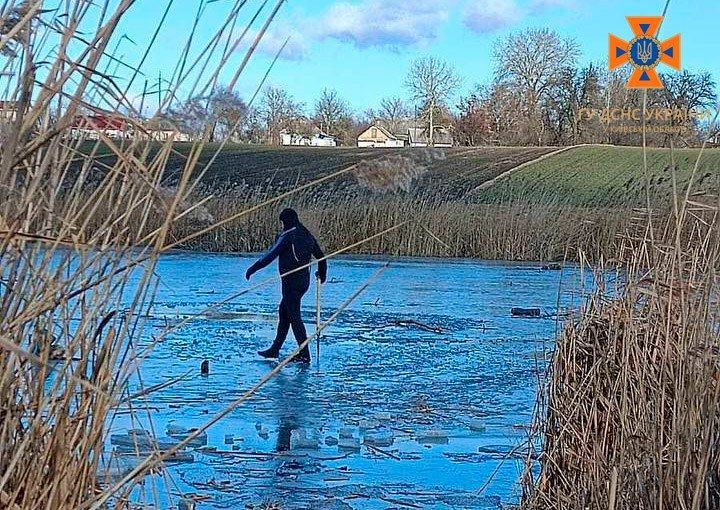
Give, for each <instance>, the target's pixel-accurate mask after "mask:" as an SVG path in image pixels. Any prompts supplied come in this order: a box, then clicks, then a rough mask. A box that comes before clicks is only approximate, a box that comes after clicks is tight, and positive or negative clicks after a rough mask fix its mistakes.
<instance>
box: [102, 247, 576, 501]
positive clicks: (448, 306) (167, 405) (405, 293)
mask: <svg viewBox="0 0 720 510" xmlns="http://www.w3.org/2000/svg"><path fill="white" fill-rule="evenodd" d="M253 257H254V256H253V255H220V254H197V253H183V252H178V253H173V254H169V255H165V256H163V257H161V259H160V260H159V262H158V264H157V267H156V271H155V272H156V274H157V275H158V278H159V285H158V290H157V293H156V295H155V298H154V302H153V305H152V307H151V309H150V313H149V315H148V322H147V324H146V327H145V334H144V339H143V342H142V343H141V344H140V345H138V350H141V349H142V348H144V347H148V346H150V345H151V346H152V350H151V351H150V353H149V355H148V356H147V357H146V359H144V361H143V362H142V365H141V374H142V382H143V385H144V387H148V386H151V385H153V384H159V383H162V382H165V381H168V380H169V379H172V378H173V377H176V376H179V375H181V374H183V373H185V372H187V371H190V372H191V376H190V377H188V378H186V379H184V380H182V381H181V382H178V383H176V384H174V385H172V386H170V387H169V388H167V389H165V390H162V391H159V392H155V393H152V394H151V395H149V396H148V397H147V398H145V399H143V400H142V401H141V402H140V405H139V407H138V405H136V406H135V407H136V412H135V414H134V415H130V414H127V413H125V414H121V415H118V416H117V417H116V418H115V419H114V420H113V421H112V429H113V432H114V433H122V432H123V431H124V430H125V429H127V428H128V427H145V428H150V427H151V425H150V422H152V429H153V432H154V433H155V434H156V435H157V436H162V435H164V431H165V428H166V426H167V424H168V423H172V424H175V425H183V426H187V427H196V426H199V425H201V424H202V423H204V422H205V421H207V420H208V419H209V418H210V417H211V416H212V415H213V414H215V413H217V412H220V411H221V410H223V409H224V408H226V407H227V406H228V405H229V404H231V403H232V402H233V401H234V400H235V399H237V398H238V397H240V396H241V395H242V394H243V393H244V392H245V391H247V390H248V389H249V388H251V387H252V386H253V385H254V384H255V383H256V382H257V381H259V380H260V379H261V377H262V376H263V375H264V374H265V373H266V372H267V371H269V370H270V369H272V368H273V367H274V366H275V365H274V363H273V362H270V361H266V360H261V359H260V358H259V357H258V356H257V354H256V351H257V350H259V349H263V348H266V347H267V346H269V344H270V342H271V341H272V338H273V336H274V329H275V321H276V318H275V314H276V309H277V303H278V301H279V298H280V294H279V282H277V281H273V282H270V283H269V284H268V285H267V286H265V287H263V288H261V289H258V290H254V291H252V292H249V293H246V294H244V295H242V296H240V297H238V298H236V299H233V300H231V301H230V302H229V303H227V304H224V305H223V306H221V307H220V308H219V309H214V310H212V311H210V312H208V311H207V309H208V307H209V306H210V305H212V304H213V303H215V302H217V301H220V300H222V299H225V298H226V297H227V296H230V295H233V294H235V293H238V292H239V291H242V290H243V289H247V288H249V287H250V286H251V285H254V284H256V283H258V282H260V281H262V280H264V279H267V278H271V277H273V276H274V275H276V274H277V273H276V269H275V267H274V266H270V267H269V268H267V269H265V270H263V271H261V272H260V273H258V274H256V275H255V276H254V278H253V281H252V282H250V283H247V282H246V281H245V279H244V273H245V270H246V269H247V267H248V266H249V265H250V263H251V262H252V260H253ZM388 262H389V266H388V267H387V269H385V271H384V272H383V273H382V275H381V276H380V278H379V279H378V280H377V281H376V282H375V283H373V284H372V285H371V286H370V287H369V288H368V289H367V290H366V291H365V292H364V293H363V294H361V295H360V296H359V297H358V298H357V299H356V300H355V301H353V302H352V303H351V304H350V305H349V306H348V307H347V309H346V310H344V311H343V312H342V313H341V314H340V315H339V317H338V318H337V320H336V321H335V322H333V323H332V324H331V325H330V326H329V327H328V328H327V329H326V330H325V331H324V333H323V335H322V340H321V357H320V359H319V360H318V359H317V358H316V356H315V353H316V346H315V345H313V346H312V348H311V352H312V354H313V358H314V359H313V362H312V364H311V365H310V366H298V365H295V364H293V365H290V366H288V367H287V368H285V369H284V370H283V371H282V372H281V373H280V374H279V375H277V376H276V377H275V378H273V379H272V380H271V381H270V382H268V383H267V384H266V385H265V386H264V387H263V388H261V389H260V390H259V391H258V392H257V393H256V394H255V395H254V396H253V397H252V398H251V399H250V400H249V401H248V402H245V403H243V404H241V405H240V406H239V407H238V408H237V409H235V410H234V411H232V412H231V413H230V415H229V416H227V417H226V418H224V419H223V420H222V421H221V422H219V423H218V424H216V425H214V426H213V427H212V428H210V430H209V431H208V436H209V440H208V444H209V445H210V446H213V447H216V448H217V450H218V452H220V453H218V452H200V451H195V452H194V455H195V462H193V463H187V464H178V465H173V466H170V468H169V470H168V473H169V475H170V479H171V480H172V483H171V485H172V490H173V492H175V493H178V492H183V493H195V494H203V495H207V496H208V499H206V500H204V501H203V502H202V503H201V504H200V505H199V507H198V508H200V509H202V508H237V509H242V508H245V505H246V504H255V505H257V504H260V503H261V502H263V501H265V502H278V503H280V504H281V505H282V506H281V508H347V509H369V508H395V507H397V508H404V507H407V505H410V507H411V508H412V505H416V506H418V507H420V508H433V509H435V508H437V509H449V508H500V507H502V505H507V504H512V503H516V502H517V501H518V499H519V496H520V492H519V491H520V489H519V486H518V478H519V476H520V473H521V471H522V469H523V465H522V461H521V460H520V457H521V455H520V453H522V452H524V451H526V450H527V447H526V446H523V444H524V441H526V435H527V427H528V426H529V425H530V423H531V421H532V414H533V408H534V406H535V403H536V395H537V391H538V386H537V384H538V369H540V370H542V367H543V366H544V364H545V360H546V359H547V356H546V355H545V354H544V353H547V352H548V351H550V350H551V349H552V344H553V339H554V338H555V336H556V333H557V331H558V330H559V328H560V327H561V324H560V323H559V322H557V321H556V320H555V319H554V318H552V317H550V318H544V319H518V318H512V317H511V316H510V309H511V308H512V307H514V306H522V307H540V308H542V309H543V310H544V311H546V312H555V311H556V310H558V306H559V307H560V309H561V310H568V309H573V308H576V307H577V306H578V305H579V304H580V299H581V298H580V296H579V295H578V294H577V291H578V289H580V288H582V287H583V285H581V284H582V283H584V282H585V280H586V278H585V276H584V275H582V274H581V272H580V271H579V269H578V268H576V267H573V266H568V267H566V268H565V269H564V270H563V271H562V272H560V271H548V270H543V269H542V268H541V264H532V263H497V262H483V261H473V260H454V259H451V260H436V259H380V258H370V257H348V258H343V259H338V260H331V261H330V264H329V267H330V269H329V280H328V282H327V283H326V284H325V285H323V287H322V314H321V315H322V318H323V320H326V319H327V318H328V317H330V315H331V314H332V313H334V312H335V310H336V309H337V308H338V307H339V306H340V305H341V303H343V302H344V301H345V300H346V299H347V298H348V297H349V296H350V295H352V294H353V292H355V290H356V289H357V288H358V287H359V286H360V285H362V283H363V282H365V281H366V280H367V278H369V277H370V276H371V275H372V274H373V273H374V272H375V271H376V270H378V269H379V268H380V267H382V266H383V265H384V264H386V263H388ZM585 283H586V282H585ZM315 290H316V289H315V286H314V284H313V286H312V287H311V289H310V291H309V292H308V294H307V295H306V297H305V300H304V303H303V315H304V319H305V323H306V327H307V329H308V333H310V334H311V333H312V332H313V330H314V322H315ZM186 318H191V319H192V320H190V321H189V322H188V323H187V324H185V325H183V326H182V327H180V328H178V329H177V330H176V331H173V332H172V333H170V334H169V335H167V336H165V337H163V338H162V341H159V342H156V341H155V340H154V339H157V338H158V337H159V336H161V335H162V333H163V332H164V331H165V329H166V328H167V327H168V326H172V325H173V324H177V323H178V321H180V320H183V319H186ZM398 321H401V322H400V323H398ZM402 321H406V322H402ZM407 321H410V322H407ZM412 321H415V322H412ZM418 323H419V324H423V325H427V326H431V327H432V328H438V329H439V331H440V332H439V333H438V332H435V331H427V330H425V329H423V328H421V327H419V326H418V325H417V324H418ZM294 346H295V341H294V339H293V338H292V333H291V334H290V335H289V337H288V340H287V342H286V344H285V347H284V354H289V353H290V352H291V349H292V348H294ZM203 360H209V363H210V375H209V376H207V377H203V376H201V375H200V373H199V367H200V364H201V362H202V361H203ZM130 386H131V387H130V388H129V390H130V392H134V391H138V390H140V389H141V385H140V382H139V379H138V378H137V377H134V378H133V379H132V380H131V385H130ZM131 416H133V417H132V418H131ZM361 420H374V421H376V424H377V425H378V427H377V428H375V429H373V430H362V429H360V428H359V425H360V424H361ZM478 420H479V421H480V422H482V423H484V425H485V430H484V431H474V430H471V428H470V427H469V424H470V423H477V421H478ZM258 428H260V429H261V430H262V432H267V434H262V435H260V434H259V433H258ZM341 428H349V429H351V430H352V432H353V434H354V436H355V437H358V438H360V440H361V441H362V440H363V438H364V437H365V436H367V435H371V436H372V434H381V435H382V434H385V436H386V437H387V436H388V435H389V436H390V437H392V441H393V444H392V445H391V446H389V447H382V448H380V450H382V451H385V452H387V453H389V454H390V455H386V454H383V453H381V452H378V450H377V449H374V450H373V449H372V448H368V447H365V446H363V447H361V448H360V450H359V451H351V452H348V451H345V450H340V449H338V447H337V446H336V445H332V446H328V445H326V444H325V442H324V439H325V438H326V437H328V436H332V437H334V438H337V437H338V432H339V430H340V429H341ZM299 429H307V430H313V431H315V432H316V433H317V434H318V435H319V437H320V438H321V442H320V448H319V449H317V450H303V449H289V447H290V444H289V441H290V435H291V431H292V430H299ZM428 431H440V432H441V433H447V435H448V439H447V441H446V442H445V441H439V442H427V441H425V440H423V439H418V438H420V437H421V436H423V434H426V433H427V432H428ZM228 434H231V435H232V436H233V439H234V440H235V442H234V444H235V445H237V446H235V448H236V449H237V452H251V453H252V454H253V456H246V455H242V454H241V453H237V452H235V453H234V452H233V450H232V449H231V447H232V445H230V444H225V441H224V439H225V436H226V435H228ZM514 448H517V449H518V452H519V453H517V454H515V455H508V452H512V451H513V449H514ZM258 454H266V456H265V457H263V456H262V455H258ZM156 482H157V483H159V484H160V485H163V486H165V487H166V488H167V485H168V482H167V480H166V479H158V480H156ZM168 506H169V505H168Z"/></svg>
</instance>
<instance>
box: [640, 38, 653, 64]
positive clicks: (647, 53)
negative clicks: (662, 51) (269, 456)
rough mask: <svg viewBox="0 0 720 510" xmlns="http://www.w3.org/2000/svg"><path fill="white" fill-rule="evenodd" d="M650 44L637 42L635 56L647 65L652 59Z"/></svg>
mask: <svg viewBox="0 0 720 510" xmlns="http://www.w3.org/2000/svg"><path fill="white" fill-rule="evenodd" d="M652 53H653V52H652V44H651V43H650V42H649V41H646V40H641V41H638V45H637V54H638V58H639V59H640V60H641V61H642V62H643V63H644V64H646V65H647V63H648V62H650V59H651V58H652Z"/></svg>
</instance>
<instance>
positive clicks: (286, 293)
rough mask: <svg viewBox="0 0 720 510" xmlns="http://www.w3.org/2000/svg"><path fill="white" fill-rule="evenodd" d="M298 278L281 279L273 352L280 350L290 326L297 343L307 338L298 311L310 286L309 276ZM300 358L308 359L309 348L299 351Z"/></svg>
mask: <svg viewBox="0 0 720 510" xmlns="http://www.w3.org/2000/svg"><path fill="white" fill-rule="evenodd" d="M298 276H300V278H293V279H288V280H286V279H283V282H282V299H281V300H280V306H279V307H278V326H277V334H276V335H275V341H274V342H273V344H272V347H271V349H272V350H273V351H275V352H278V353H279V352H280V349H281V348H282V345H283V343H285V338H286V337H287V334H288V331H290V327H292V330H293V335H295V340H296V341H297V343H298V345H300V344H301V343H303V342H304V341H305V340H307V332H306V331H305V324H303V321H302V314H301V312H300V305H301V301H302V298H303V296H304V295H305V293H306V292H307V291H308V288H309V287H310V278H309V276H308V277H306V278H303V277H302V276H304V275H298ZM299 357H300V358H307V359H310V349H308V348H307V346H305V348H304V349H303V350H302V351H300V354H299Z"/></svg>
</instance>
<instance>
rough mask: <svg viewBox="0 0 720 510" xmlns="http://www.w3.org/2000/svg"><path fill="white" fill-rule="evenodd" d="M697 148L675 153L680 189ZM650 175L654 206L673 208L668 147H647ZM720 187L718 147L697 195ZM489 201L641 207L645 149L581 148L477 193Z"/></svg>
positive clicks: (704, 167)
mask: <svg viewBox="0 0 720 510" xmlns="http://www.w3.org/2000/svg"><path fill="white" fill-rule="evenodd" d="M699 153H700V150H699V149H676V150H675V151H674V158H675V163H676V165H677V173H676V175H677V180H676V182H677V186H678V188H679V189H680V190H681V191H684V190H685V189H686V188H687V184H688V182H689V179H690V175H691V172H692V169H693V166H694V165H695V161H696V160H697V157H698V154H699ZM647 160H648V175H649V182H650V191H651V198H652V201H653V203H654V205H655V206H663V205H665V204H667V205H669V204H671V198H672V193H673V183H672V172H671V170H670V169H671V151H670V149H648V151H647ZM718 189H720V149H714V148H713V149H706V150H705V151H704V152H703V154H702V157H701V159H700V164H699V167H698V171H697V173H696V177H695V181H694V185H693V188H692V190H693V193H695V192H701V193H713V194H714V193H717V191H718ZM473 195H474V196H476V197H477V198H478V199H479V200H480V201H482V202H488V203H498V202H505V201H508V200H514V199H521V200H526V201H528V202H530V203H537V202H547V201H548V200H555V201H558V202H563V203H568V204H573V205H581V206H615V205H629V206H643V205H645V202H646V198H645V178H644V170H643V151H642V148H638V147H613V146H603V147H598V146H592V147H590V146H588V147H577V148H573V149H570V150H568V151H565V152H562V153H560V154H556V155H553V156H551V157H548V158H546V159H544V160H542V161H539V162H537V163H533V164H530V165H528V166H526V167H525V168H522V169H519V170H518V171H517V172H513V173H511V174H510V175H509V176H508V177H506V178H503V179H499V180H498V181H497V182H496V183H495V184H494V185H493V186H491V187H489V188H487V189H485V190H479V191H477V192H474V193H473Z"/></svg>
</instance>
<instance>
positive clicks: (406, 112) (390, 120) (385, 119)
mask: <svg viewBox="0 0 720 510" xmlns="http://www.w3.org/2000/svg"><path fill="white" fill-rule="evenodd" d="M376 115H377V118H378V119H379V120H380V121H382V123H383V124H384V127H385V128H387V129H388V130H389V131H390V132H391V133H397V132H398V131H399V129H400V127H401V126H402V124H403V123H404V122H405V121H406V120H407V119H408V118H409V117H410V108H408V106H407V104H405V101H403V100H402V99H401V98H399V97H389V98H385V99H383V100H382V101H381V102H380V110H379V112H378V113H377V114H376Z"/></svg>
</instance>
